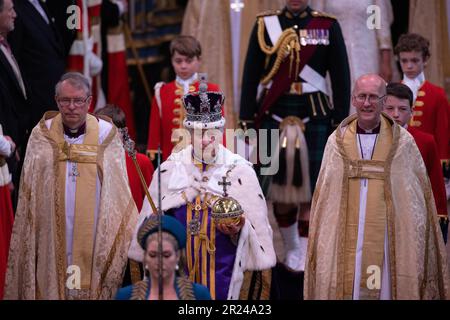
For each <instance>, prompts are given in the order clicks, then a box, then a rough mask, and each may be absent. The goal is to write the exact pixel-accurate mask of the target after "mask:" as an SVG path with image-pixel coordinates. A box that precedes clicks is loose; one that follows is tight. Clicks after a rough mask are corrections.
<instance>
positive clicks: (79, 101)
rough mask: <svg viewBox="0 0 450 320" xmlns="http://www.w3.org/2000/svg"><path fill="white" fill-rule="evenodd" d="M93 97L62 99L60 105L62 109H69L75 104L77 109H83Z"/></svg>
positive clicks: (59, 101)
mask: <svg viewBox="0 0 450 320" xmlns="http://www.w3.org/2000/svg"><path fill="white" fill-rule="evenodd" d="M90 97H91V96H87V97H86V98H84V99H83V98H60V99H58V103H59V105H60V106H61V107H64V108H67V107H69V106H70V104H71V103H72V102H73V105H74V106H75V107H77V108H79V107H82V106H84V105H85V104H86V102H87V101H88V99H89V98H90Z"/></svg>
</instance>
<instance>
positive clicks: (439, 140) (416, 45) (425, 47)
mask: <svg viewBox="0 0 450 320" xmlns="http://www.w3.org/2000/svg"><path fill="white" fill-rule="evenodd" d="M429 45H430V43H429V41H428V40H427V39H425V38H424V37H422V36H420V35H418V34H414V33H410V34H404V35H402V36H401V37H400V39H399V40H398V44H397V46H396V47H395V54H396V55H397V56H398V59H399V61H400V66H401V68H402V72H403V83H404V84H405V85H407V86H408V87H409V88H410V89H411V91H412V92H413V95H414V111H413V114H412V118H411V120H410V123H409V126H410V127H415V128H417V129H419V130H420V131H423V132H427V133H429V134H431V135H433V137H434V140H435V141H436V145H437V147H438V152H439V159H440V161H441V163H442V164H443V165H444V168H445V167H447V166H448V163H449V158H450V156H449V154H450V150H449V149H450V147H449V143H450V123H449V121H450V106H449V104H448V101H447V98H446V95H445V91H444V89H442V88H441V87H438V86H436V85H434V84H432V83H430V82H429V81H427V80H425V75H424V73H423V70H424V68H425V66H426V64H427V61H428V58H429V57H430V51H429ZM447 173H448V170H447Z"/></svg>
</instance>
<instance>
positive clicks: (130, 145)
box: [119, 127, 158, 213]
mask: <svg viewBox="0 0 450 320" xmlns="http://www.w3.org/2000/svg"><path fill="white" fill-rule="evenodd" d="M119 131H120V133H121V135H122V141H123V147H124V149H125V151H126V152H127V153H128V155H129V156H130V157H131V159H132V160H133V163H134V166H135V167H136V170H137V172H138V175H139V178H140V180H141V184H142V187H143V188H144V190H145V195H146V196H147V200H148V202H149V203H150V206H151V207H152V210H153V213H157V212H158V209H156V206H155V203H154V202H153V199H152V197H151V196H150V192H148V187H147V183H146V182H145V179H144V175H143V174H142V171H141V167H139V164H138V163H137V160H136V153H137V151H136V149H135V148H134V146H135V143H134V141H133V140H132V139H131V138H130V135H129V134H128V128H127V127H125V128H121V129H119Z"/></svg>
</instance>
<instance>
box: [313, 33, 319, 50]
mask: <svg viewBox="0 0 450 320" xmlns="http://www.w3.org/2000/svg"><path fill="white" fill-rule="evenodd" d="M312 35H313V36H312V44H313V45H315V46H316V45H318V44H319V40H318V39H317V29H313V30H312Z"/></svg>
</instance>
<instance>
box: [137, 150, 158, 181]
mask: <svg viewBox="0 0 450 320" xmlns="http://www.w3.org/2000/svg"><path fill="white" fill-rule="evenodd" d="M136 156H137V160H138V163H139V167H140V168H141V171H142V175H143V176H144V180H145V183H146V184H147V187H149V186H150V183H151V182H152V176H153V171H155V169H154V168H153V164H152V162H151V161H150V159H149V158H148V157H146V156H145V155H144V154H141V153H138V154H137V155H136Z"/></svg>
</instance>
